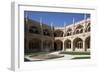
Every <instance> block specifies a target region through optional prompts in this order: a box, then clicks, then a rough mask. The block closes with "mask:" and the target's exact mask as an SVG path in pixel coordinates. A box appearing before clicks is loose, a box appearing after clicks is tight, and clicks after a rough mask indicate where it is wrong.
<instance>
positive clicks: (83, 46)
mask: <svg viewBox="0 0 100 73" xmlns="http://www.w3.org/2000/svg"><path fill="white" fill-rule="evenodd" d="M83 49H84V51H86V49H85V40H83Z"/></svg>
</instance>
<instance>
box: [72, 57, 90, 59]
mask: <svg viewBox="0 0 100 73" xmlns="http://www.w3.org/2000/svg"><path fill="white" fill-rule="evenodd" d="M72 59H90V57H75V58H72Z"/></svg>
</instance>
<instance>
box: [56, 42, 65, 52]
mask: <svg viewBox="0 0 100 73" xmlns="http://www.w3.org/2000/svg"><path fill="white" fill-rule="evenodd" d="M54 49H55V51H58V50H62V49H63V42H62V41H61V40H55V41H54Z"/></svg>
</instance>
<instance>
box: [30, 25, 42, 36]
mask: <svg viewBox="0 0 100 73" xmlns="http://www.w3.org/2000/svg"><path fill="white" fill-rule="evenodd" d="M29 32H30V33H35V34H40V33H41V32H40V28H39V27H37V26H31V27H30V28H29Z"/></svg>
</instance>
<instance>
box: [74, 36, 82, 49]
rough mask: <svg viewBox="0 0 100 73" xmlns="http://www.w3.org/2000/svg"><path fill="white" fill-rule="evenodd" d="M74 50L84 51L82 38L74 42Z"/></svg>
mask: <svg viewBox="0 0 100 73" xmlns="http://www.w3.org/2000/svg"><path fill="white" fill-rule="evenodd" d="M73 48H74V50H75V49H82V48H83V40H82V39H81V38H78V37H77V38H75V39H74V41H73Z"/></svg>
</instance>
